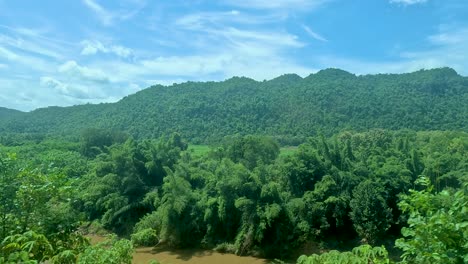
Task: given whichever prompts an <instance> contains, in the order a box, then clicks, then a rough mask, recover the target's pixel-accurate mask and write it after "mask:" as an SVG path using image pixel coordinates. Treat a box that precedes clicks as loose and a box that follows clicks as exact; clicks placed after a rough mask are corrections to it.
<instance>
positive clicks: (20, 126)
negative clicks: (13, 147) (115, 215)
mask: <svg viewBox="0 0 468 264" xmlns="http://www.w3.org/2000/svg"><path fill="white" fill-rule="evenodd" d="M88 127H96V128H110V129H116V130H121V131H126V132H129V133H130V134H132V135H133V136H135V137H137V138H144V137H156V136H160V135H162V134H167V133H171V132H173V131H178V132H180V133H181V134H182V136H183V137H185V138H187V139H189V140H190V141H192V142H195V143H200V142H210V141H216V140H219V139H220V138H222V137H223V136H226V135H232V134H236V133H239V134H265V135H273V136H277V137H278V138H280V139H285V140H293V139H294V138H302V137H305V136H309V135H314V134H317V133H323V134H326V135H328V134H332V133H336V132H338V131H342V130H366V129H369V128H385V129H403V128H409V129H414V130H463V131H467V130H468V78H467V77H462V76H460V75H458V74H457V73H456V72H455V71H454V70H452V69H450V68H441V69H434V70H421V71H417V72H414V73H408V74H379V75H365V76H355V75H353V74H351V73H348V72H345V71H342V70H338V69H327V70H322V71H320V72H318V73H316V74H311V75H310V76H308V77H306V78H301V77H299V76H297V75H294V74H287V75H283V76H280V77H278V78H275V79H273V80H270V81H264V82H257V81H254V80H252V79H248V78H239V77H234V78H231V79H228V80H226V81H223V82H187V83H183V84H176V85H172V86H167V87H166V86H161V85H157V86H152V87H150V88H147V89H145V90H142V91H140V92H138V93H136V94H133V95H130V96H127V97H125V98H123V99H122V100H121V101H119V102H117V103H113V104H99V105H80V106H72V107H49V108H44V109H38V110H35V111H32V112H29V113H21V112H18V111H14V110H6V109H4V108H1V109H0V132H7V133H18V132H20V133H49V134H58V135H77V134H78V133H80V131H82V130H83V129H85V128H88Z"/></svg>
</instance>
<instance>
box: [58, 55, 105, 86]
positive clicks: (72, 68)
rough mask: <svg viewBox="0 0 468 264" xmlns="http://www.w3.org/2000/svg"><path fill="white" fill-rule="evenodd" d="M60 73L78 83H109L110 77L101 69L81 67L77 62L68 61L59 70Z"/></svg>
mask: <svg viewBox="0 0 468 264" xmlns="http://www.w3.org/2000/svg"><path fill="white" fill-rule="evenodd" d="M58 72H59V73H63V74H66V75H68V76H69V77H71V78H73V79H76V80H77V81H91V82H95V83H108V82H110V77H109V76H108V75H107V74H105V73H104V72H103V71H102V70H100V69H93V68H89V67H86V66H80V65H78V63H77V62H76V61H73V60H71V61H67V62H65V63H64V64H62V65H60V66H59V68H58Z"/></svg>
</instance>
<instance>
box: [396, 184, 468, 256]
mask: <svg viewBox="0 0 468 264" xmlns="http://www.w3.org/2000/svg"><path fill="white" fill-rule="evenodd" d="M417 183H419V184H421V185H422V186H423V187H424V188H425V189H423V190H421V191H417V190H410V193H409V194H408V195H403V196H402V200H401V202H400V203H399V206H400V208H401V209H402V210H403V212H404V213H406V214H408V215H409V218H408V227H404V228H403V229H402V230H401V233H402V234H403V238H400V239H398V240H397V241H396V243H395V244H396V246H397V247H398V248H400V249H401V250H403V255H402V258H403V262H404V263H441V264H442V263H467V262H468V196H467V190H468V184H467V183H465V184H464V185H463V187H462V189H460V190H458V191H453V190H444V191H442V192H439V193H433V187H432V185H431V184H430V180H429V179H428V178H426V177H421V178H419V179H418V181H417Z"/></svg>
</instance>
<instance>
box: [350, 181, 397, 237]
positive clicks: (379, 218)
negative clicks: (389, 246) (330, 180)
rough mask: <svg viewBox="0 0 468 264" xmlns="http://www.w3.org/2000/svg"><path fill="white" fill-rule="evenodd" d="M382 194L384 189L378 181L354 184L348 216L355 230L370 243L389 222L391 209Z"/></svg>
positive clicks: (384, 229)
mask: <svg viewBox="0 0 468 264" xmlns="http://www.w3.org/2000/svg"><path fill="white" fill-rule="evenodd" d="M384 194H385V191H384V189H383V188H382V186H381V185H380V184H379V183H378V182H372V181H370V180H366V181H363V182H361V183H360V184H359V185H358V186H356V188H355V189H354V190H353V199H352V200H351V201H350V207H351V213H350V216H351V220H352V221H353V224H354V227H355V229H356V232H357V233H358V234H359V235H360V236H361V237H362V238H363V239H364V240H365V241H366V242H369V243H371V244H373V243H374V242H375V241H376V239H377V238H378V237H379V236H381V235H383V234H384V233H385V231H387V230H388V228H389V227H390V224H391V220H392V210H391V208H389V207H388V206H387V203H386V202H385V198H384V197H383V195H384Z"/></svg>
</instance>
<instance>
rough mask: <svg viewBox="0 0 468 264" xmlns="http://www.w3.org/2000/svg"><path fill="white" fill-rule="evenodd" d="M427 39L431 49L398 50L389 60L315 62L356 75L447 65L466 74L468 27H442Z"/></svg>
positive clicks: (328, 59)
mask: <svg viewBox="0 0 468 264" xmlns="http://www.w3.org/2000/svg"><path fill="white" fill-rule="evenodd" d="M426 41H427V44H429V45H430V48H428V49H425V50H419V51H403V52H400V53H399V54H398V57H397V58H395V59H394V60H392V61H366V60H360V59H353V58H338V57H335V56H320V57H319V60H318V62H319V64H320V66H321V67H322V68H325V67H338V68H342V69H345V70H348V71H351V72H353V73H358V74H368V73H402V72H412V71H416V70H420V69H431V68H439V67H447V66H448V67H452V68H454V69H455V70H456V71H457V72H458V73H460V74H463V75H467V74H468V27H467V28H458V29H455V30H453V29H452V30H450V29H446V30H442V31H440V32H439V33H437V34H434V35H430V36H428V37H427V39H426Z"/></svg>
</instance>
